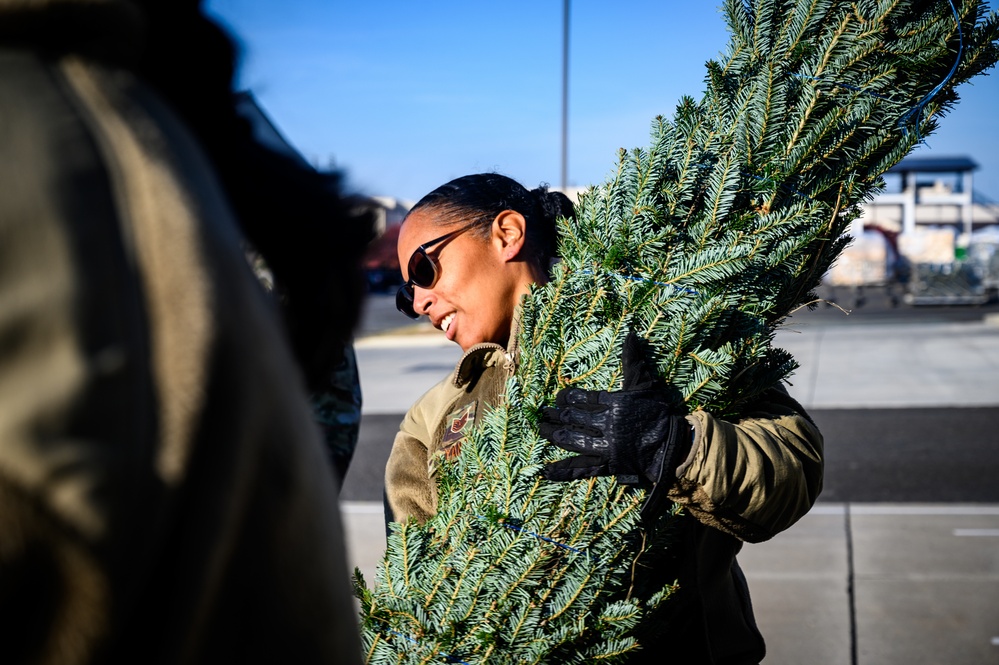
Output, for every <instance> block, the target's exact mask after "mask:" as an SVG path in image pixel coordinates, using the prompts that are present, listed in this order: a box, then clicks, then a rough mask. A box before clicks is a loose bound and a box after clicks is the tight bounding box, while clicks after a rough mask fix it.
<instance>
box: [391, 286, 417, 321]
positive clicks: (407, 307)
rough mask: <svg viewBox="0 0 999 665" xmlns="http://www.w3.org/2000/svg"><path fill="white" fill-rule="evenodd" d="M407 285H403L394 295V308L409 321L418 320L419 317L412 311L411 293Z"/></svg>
mask: <svg viewBox="0 0 999 665" xmlns="http://www.w3.org/2000/svg"><path fill="white" fill-rule="evenodd" d="M410 288H411V287H410V286H409V285H408V284H403V285H402V286H400V287H399V290H398V291H396V294H395V308H396V309H397V310H399V311H400V312H402V313H403V314H405V315H406V316H408V317H409V318H411V319H418V318H420V315H419V314H417V313H416V311H415V310H414V309H413V292H412V291H411V290H410Z"/></svg>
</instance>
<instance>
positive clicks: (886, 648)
mask: <svg viewBox="0 0 999 665" xmlns="http://www.w3.org/2000/svg"><path fill="white" fill-rule="evenodd" d="M864 298H865V299H866V300H865V301H864V302H863V305H862V306H861V307H857V308H855V309H854V310H853V311H852V313H851V314H850V315H849V316H847V315H845V314H844V313H843V312H841V311H839V310H838V309H836V308H832V307H826V306H824V305H821V306H820V307H818V308H816V309H815V310H813V311H802V312H799V313H798V314H795V315H794V316H793V317H791V319H790V320H789V321H788V325H787V326H785V328H784V329H783V330H781V331H780V332H779V333H778V335H777V340H776V341H777V344H778V345H779V346H782V347H783V348H786V349H788V350H789V351H791V352H792V353H793V354H794V356H795V358H796V359H797V360H798V361H799V363H800V365H801V367H800V369H799V370H798V371H797V372H796V373H795V375H794V376H793V377H792V379H791V381H792V385H791V386H790V387H789V390H790V392H791V393H792V395H794V396H795V397H796V398H797V399H798V400H799V401H800V402H801V403H802V404H803V405H804V406H805V407H806V409H808V411H809V413H810V414H811V416H812V417H813V418H814V419H815V421H816V423H817V424H818V425H819V428H820V429H821V430H822V432H823V435H824V437H825V441H826V472H825V483H824V489H823V492H822V494H821V495H820V497H819V502H818V503H817V504H816V506H815V507H814V508H813V509H812V511H811V512H810V513H809V514H808V515H806V516H805V517H804V518H802V520H801V521H799V522H798V523H797V524H795V525H794V526H793V527H791V528H790V529H789V530H787V531H785V532H784V533H781V534H779V535H778V536H776V537H775V538H774V539H772V540H771V541H768V542H766V543H761V544H754V545H747V546H746V547H745V548H744V549H743V552H742V554H741V555H740V557H739V559H740V562H741V564H742V566H743V569H744V571H745V572H746V577H747V579H748V580H749V584H750V588H751V591H752V595H753V603H754V608H755V612H756V617H757V621H758V623H759V626H760V629H761V631H762V632H763V634H764V637H765V638H766V640H767V644H768V652H769V653H768V656H767V658H766V660H765V661H764V662H765V663H768V664H772V665H782V664H787V665H791V664H794V665H797V664H800V663H819V664H824V663H829V664H837V665H839V664H843V665H857V664H864V665H882V664H889V665H890V664H894V663H898V664H900V665H901V664H906V665H908V664H917V665H918V664H922V663H926V664H930V663H934V664H938V663H946V664H954V665H963V664H965V663H967V664H969V665H970V664H972V663H989V664H992V665H996V664H999V480H997V479H999V305H996V304H993V305H990V306H985V307H961V308H946V307H945V308H940V307H936V308H924V307H919V308H916V307H911V306H907V305H899V306H897V307H895V306H893V305H892V303H891V302H890V299H889V298H888V297H887V294H885V293H883V292H873V293H868V294H864ZM400 323H401V324H402V325H401V326H400V325H399V324H400ZM388 333H391V334H388ZM356 348H357V354H358V365H359V369H360V374H361V386H362V391H363V392H364V408H363V418H362V424H361V439H360V442H359V445H358V450H357V453H356V455H355V458H354V461H353V462H352V465H351V470H350V472H349V473H348V475H347V479H346V481H345V483H344V486H343V490H342V492H341V499H342V507H343V512H344V520H345V524H346V527H347V535H348V545H349V548H350V554H351V558H352V561H353V563H354V565H357V566H358V567H359V568H361V570H362V572H364V574H365V577H366V578H367V579H369V580H372V579H373V578H374V571H375V567H376V565H377V563H378V562H379V561H380V559H381V556H382V553H383V551H384V542H385V536H384V524H383V520H382V507H381V494H382V487H383V481H382V473H383V470H384V464H385V460H386V459H387V457H388V452H389V449H390V446H391V441H392V438H393V436H394V434H395V431H396V429H397V427H398V424H399V422H400V421H401V419H402V415H403V413H404V412H405V410H406V409H407V408H408V406H409V405H410V404H412V402H413V401H414V400H415V399H416V398H417V397H419V395H421V394H422V393H423V391H425V390H426V389H428V388H429V387H430V386H432V385H433V384H434V383H436V382H437V381H438V380H440V378H442V377H443V376H444V375H446V374H447V373H448V372H449V371H450V370H451V369H452V368H453V366H454V363H455V362H456V360H457V359H458V357H460V350H459V349H458V348H457V347H456V346H454V345H453V344H449V343H447V342H446V341H445V340H442V338H441V336H440V334H439V333H436V332H435V331H433V330H432V329H431V328H429V326H428V325H426V324H419V323H417V324H415V325H414V324H410V323H409V322H408V321H407V320H406V319H404V318H402V317H401V316H400V315H398V314H397V313H395V312H393V311H392V310H391V305H390V299H389V298H387V297H379V298H375V299H373V300H371V301H369V308H368V311H367V313H366V317H365V323H364V324H362V328H361V333H360V336H359V339H358V341H357V345H356Z"/></svg>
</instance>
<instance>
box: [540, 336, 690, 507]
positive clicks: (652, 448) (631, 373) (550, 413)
mask: <svg viewBox="0 0 999 665" xmlns="http://www.w3.org/2000/svg"><path fill="white" fill-rule="evenodd" d="M621 362H622V367H623V370H624V385H623V389H622V390H620V391H615V392H608V391H605V390H581V389H579V388H563V389H562V390H560V391H559V393H558V395H556V396H555V407H554V408H545V409H543V410H542V415H541V423H540V426H539V432H540V434H541V436H542V437H544V438H546V439H548V440H549V441H551V442H552V443H554V444H555V445H557V446H558V447H560V448H563V449H565V450H568V451H571V452H575V453H579V454H578V455H575V456H573V457H569V458H566V459H563V460H559V461H557V462H550V463H548V464H546V465H545V468H544V472H543V473H544V476H545V478H547V479H548V480H555V481H569V480H578V479H580V478H590V477H593V476H609V475H616V476H618V480H619V481H620V482H622V483H628V484H636V485H644V486H646V487H648V486H650V485H655V486H656V489H659V490H662V489H668V488H669V487H670V486H672V484H673V481H674V480H675V479H676V478H675V474H676V467H677V466H679V465H680V463H681V462H682V461H683V460H684V458H685V457H686V455H687V451H688V450H689V449H690V426H689V425H688V424H687V420H686V419H685V418H684V417H683V415H682V414H681V413H679V409H680V408H682V405H683V403H682V401H680V400H679V398H676V399H675V400H674V399H671V397H670V394H669V393H668V392H667V391H666V389H665V388H664V386H663V385H662V382H661V381H660V380H659V379H658V378H657V377H656V375H655V374H654V372H653V371H652V369H651V368H650V367H649V364H648V363H647V361H646V360H645V356H644V354H643V348H642V340H641V338H640V337H638V336H637V335H635V334H634V333H629V334H628V337H627V338H626V339H625V342H624V349H623V351H622V357H621ZM674 401H675V402H676V404H677V406H676V407H674V406H673V405H672V404H671V402H674ZM663 486H664V487H663ZM657 494H661V492H657ZM650 498H651V497H650ZM643 512H645V510H644V509H643Z"/></svg>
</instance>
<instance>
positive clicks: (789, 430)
mask: <svg viewBox="0 0 999 665" xmlns="http://www.w3.org/2000/svg"><path fill="white" fill-rule="evenodd" d="M572 216H574V211H573V206H572V204H571V202H570V201H569V200H568V198H566V197H565V196H564V195H563V194H561V193H557V192H549V191H547V189H546V188H545V187H541V188H538V189H535V190H533V191H528V190H527V189H525V188H524V187H522V186H521V185H520V184H518V183H517V182H515V181H513V180H511V179H510V178H507V177H505V176H502V175H497V174H477V175H469V176H464V177H462V178H458V179H456V180H453V181H451V182H449V183H447V184H445V185H443V186H441V187H439V188H437V189H435V190H434V191H433V192H431V193H430V194H428V195H427V196H425V197H424V198H423V199H422V200H420V201H419V202H418V203H417V204H416V205H415V206H414V207H413V209H412V210H411V211H410V213H409V215H408V216H407V217H406V220H405V221H404V223H403V225H402V229H401V232H400V235H399V243H398V252H399V258H400V265H402V266H404V267H403V276H404V277H405V278H406V280H407V281H406V283H405V284H404V285H403V286H402V287H401V288H400V290H399V293H398V296H397V305H398V307H399V309H400V310H401V311H402V312H403V313H405V314H407V315H408V316H410V317H412V318H418V317H419V316H421V315H426V316H427V317H429V319H430V321H431V322H432V323H433V325H434V327H436V328H438V329H440V330H442V331H443V332H444V334H445V335H446V336H447V338H448V339H450V340H451V341H454V342H455V343H457V344H458V345H459V346H461V348H462V350H463V351H464V352H465V353H464V355H463V357H462V358H461V360H460V361H459V363H458V365H457V367H456V368H455V371H454V373H453V374H452V375H451V376H449V377H447V378H446V379H445V380H443V381H441V382H440V383H439V384H437V385H436V386H435V387H434V388H432V389H431V390H430V391H428V392H427V393H426V395H424V396H423V397H422V398H421V399H420V400H419V401H418V402H417V403H416V404H415V405H414V406H413V407H412V408H411V409H410V410H409V412H408V413H407V414H406V417H405V419H404V420H403V422H402V425H401V427H400V431H399V433H398V434H397V436H396V439H395V443H394V445H393V448H392V453H391V456H390V458H389V461H388V465H387V468H386V477H385V485H386V495H387V508H388V510H389V511H390V514H388V515H387V518H388V520H389V521H405V520H408V519H410V518H412V519H415V520H417V521H418V522H420V523H423V522H425V521H426V520H427V519H429V518H430V517H431V516H432V515H433V514H434V513H435V512H436V510H437V487H436V479H435V476H436V470H437V466H438V463H439V460H440V459H441V458H442V457H443V458H453V457H455V456H457V455H458V454H459V453H460V451H461V445H462V442H463V441H464V440H465V437H466V436H467V434H468V433H469V432H470V431H471V429H472V428H473V427H474V426H475V424H476V422H478V421H479V420H480V419H481V418H482V417H483V416H484V413H485V411H486V410H488V409H489V408H490V407H491V406H493V405H496V404H498V403H499V402H500V401H501V399H502V395H503V392H504V387H505V385H506V382H507V379H509V378H510V377H511V376H512V375H513V372H514V369H515V367H516V363H517V360H518V348H517V332H518V316H519V311H520V303H521V299H522V298H523V296H524V295H525V294H527V293H528V292H529V290H530V288H531V286H532V285H533V284H536V283H537V284H543V283H545V282H547V280H548V269H549V266H550V265H551V263H552V261H554V260H556V259H557V256H556V245H557V243H556V235H557V234H556V222H557V220H558V219H559V218H560V217H561V218H570V217H572ZM623 374H624V385H623V389H622V390H620V391H614V392H607V391H589V390H581V389H578V388H566V389H563V390H562V391H560V392H559V393H558V395H557V398H556V404H555V407H553V408H547V409H545V410H544V412H543V414H542V417H541V422H540V425H539V429H540V433H541V435H542V436H544V437H545V438H547V439H549V440H550V441H552V442H554V443H555V444H556V445H558V446H560V447H561V448H563V449H565V450H567V451H570V452H572V453H575V455H573V456H570V457H566V458H564V459H559V460H556V461H551V462H549V463H548V464H546V466H545V469H544V476H545V478H547V479H548V480H552V481H573V480H578V479H582V478H590V477H594V476H607V475H614V476H617V478H618V480H619V481H620V482H622V483H625V484H632V485H638V486H641V487H643V488H645V489H646V490H648V493H647V497H648V498H647V499H646V502H645V505H644V507H643V515H645V516H646V517H648V518H652V517H654V515H655V514H656V513H657V512H658V511H661V510H665V509H666V508H667V507H668V506H669V502H670V501H675V502H678V503H679V504H681V505H682V506H683V507H684V511H685V513H686V516H685V517H684V518H683V523H684V525H683V527H682V528H681V530H680V533H681V537H682V538H683V543H682V545H681V546H680V547H678V548H675V550H676V552H677V557H676V560H675V561H674V566H672V567H669V569H668V570H667V569H664V570H661V571H658V570H657V571H653V572H652V574H655V575H657V576H660V577H661V578H662V580H663V582H664V583H668V582H669V581H671V580H673V579H676V580H678V581H679V591H678V592H677V594H678V595H677V597H676V598H675V599H674V600H673V601H671V609H670V611H669V612H668V619H667V620H666V621H665V622H664V626H663V630H664V631H668V632H669V634H670V635H672V636H674V637H675V636H683V640H684V641H683V643H682V644H677V643H676V641H675V640H674V641H673V643H672V646H671V653H670V655H671V657H673V658H676V659H677V660H676V662H683V663H687V662H696V663H715V662H719V663H720V662H724V663H758V662H759V661H760V660H761V659H762V658H763V656H764V653H765V651H764V644H763V639H762V637H761V635H760V633H759V631H758V630H757V628H756V625H755V621H754V618H753V612H752V607H751V604H750V601H749V593H748V588H747V586H746V582H745V579H744V577H743V575H742V572H741V570H740V568H739V565H738V563H737V562H736V554H737V553H738V552H739V550H740V549H741V547H742V542H743V541H747V542H759V541H763V540H767V539H768V538H771V537H772V536H773V535H774V534H776V533H778V532H780V531H782V530H784V529H786V528H787V527H789V526H790V525H791V524H793V523H794V522H795V521H796V520H798V519H799V518H800V517H801V516H802V515H804V514H805V513H806V512H808V510H809V509H810V508H811V506H812V504H813V503H814V501H815V499H816V497H817V496H818V494H819V491H820V490H821V487H822V465H823V462H822V436H821V434H820V433H819V431H818V430H817V428H816V427H815V425H814V423H813V422H812V421H811V419H810V418H809V417H808V415H807V414H806V413H805V412H804V410H803V409H802V407H801V406H800V405H799V404H798V403H797V402H795V401H794V400H793V399H792V398H791V397H790V396H789V395H788V394H787V393H786V391H785V390H784V389H783V388H782V387H777V388H774V389H772V390H770V391H769V392H767V393H766V394H765V398H764V399H762V400H759V401H757V402H756V403H754V404H752V405H750V406H749V407H747V408H746V409H745V410H744V411H743V415H742V416H741V417H740V418H738V419H732V420H722V419H718V418H715V417H713V416H712V415H711V414H709V413H707V412H705V411H703V410H695V411H693V412H691V413H686V414H685V413H683V411H685V408H684V406H683V403H682V400H680V399H678V398H676V397H675V394H676V391H674V390H671V389H670V387H668V386H663V385H662V383H661V381H660V380H659V379H658V378H657V377H656V376H655V371H654V369H652V368H651V363H650V362H649V359H648V358H647V356H646V349H645V347H644V346H643V344H642V341H641V340H640V339H639V338H638V337H637V336H635V335H629V337H628V339H627V341H626V343H625V346H624V353H623ZM659 655H661V654H659ZM656 656H657V655H656V654H652V653H650V650H648V649H644V650H641V651H638V652H637V653H636V654H635V655H634V657H633V661H632V662H640V661H641V660H642V659H644V658H653V657H656Z"/></svg>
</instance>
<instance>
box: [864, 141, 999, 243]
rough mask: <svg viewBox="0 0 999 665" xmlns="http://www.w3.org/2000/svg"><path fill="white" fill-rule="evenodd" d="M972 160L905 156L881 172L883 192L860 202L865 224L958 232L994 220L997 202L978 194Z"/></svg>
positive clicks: (997, 218)
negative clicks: (867, 200) (862, 203)
mask: <svg viewBox="0 0 999 665" xmlns="http://www.w3.org/2000/svg"><path fill="white" fill-rule="evenodd" d="M977 169H978V164H976V163H975V162H974V161H973V160H972V159H971V158H969V157H964V156H958V157H908V158H906V159H903V160H902V161H901V162H899V163H898V164H896V165H895V166H894V167H892V168H891V169H889V170H888V172H887V173H886V174H885V184H886V185H887V187H886V189H885V191H884V192H882V193H881V194H878V195H877V196H876V197H875V198H874V200H873V201H872V202H870V203H867V204H865V205H864V206H863V208H864V213H863V217H862V218H861V220H859V221H860V222H861V223H862V224H863V225H864V226H876V227H878V228H882V229H885V230H888V231H893V232H896V233H912V232H914V231H916V230H918V229H920V228H925V227H930V226H932V227H941V226H948V227H952V228H953V229H954V230H955V231H956V232H957V233H964V234H970V233H971V232H973V231H975V230H976V229H980V228H982V227H986V226H991V225H994V224H999V204H996V203H995V202H993V201H989V200H988V199H987V198H986V197H984V196H981V195H977V194H976V193H975V190H974V175H973V174H974V171H975V170H977Z"/></svg>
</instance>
